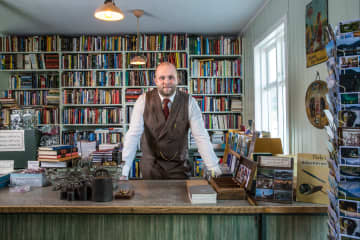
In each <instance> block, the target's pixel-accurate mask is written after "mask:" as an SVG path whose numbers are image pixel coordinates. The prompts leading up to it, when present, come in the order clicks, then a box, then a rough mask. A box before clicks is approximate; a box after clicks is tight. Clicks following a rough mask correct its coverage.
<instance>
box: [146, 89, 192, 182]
mask: <svg viewBox="0 0 360 240" xmlns="http://www.w3.org/2000/svg"><path fill="white" fill-rule="evenodd" d="M188 106H189V95H188V94H186V93H183V92H182V91H179V90H177V91H176V95H175V98H174V102H173V103H172V104H171V109H170V114H169V117H168V119H167V120H165V116H164V113H163V110H162V105H161V99H160V97H159V94H158V91H157V89H154V90H152V91H150V92H147V93H146V105H145V109H144V115H143V116H144V133H143V135H142V138H141V150H142V153H143V156H142V159H141V161H140V169H141V172H142V175H143V178H144V179H149V178H152V179H154V178H155V179H156V178H159V179H169V178H175V179H176V178H187V177H188V176H189V174H190V167H189V162H188V130H189V119H188V116H189V113H188V111H189V107H188Z"/></svg>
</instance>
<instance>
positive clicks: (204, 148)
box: [120, 62, 221, 180]
mask: <svg viewBox="0 0 360 240" xmlns="http://www.w3.org/2000/svg"><path fill="white" fill-rule="evenodd" d="M155 84H156V87H157V88H155V89H154V90H152V91H148V92H146V93H144V94H142V95H141V96H140V97H139V98H138V100H137V101H136V103H135V106H134V109H133V112H132V116H131V121H130V128H129V131H128V132H127V133H126V136H125V141H124V149H123V153H122V156H123V160H124V161H125V166H124V168H123V171H122V177H121V178H120V179H122V180H126V179H127V178H128V175H129V171H130V168H131V165H132V162H133V160H134V158H135V154H136V150H137V143H138V142H139V140H140V137H141V150H142V158H141V161H140V171H141V173H142V176H143V179H186V178H188V177H189V176H191V167H190V165H189V159H188V131H189V128H191V132H192V135H193V136H194V138H195V141H196V145H197V147H198V150H199V153H200V155H201V157H202V159H203V160H204V163H205V165H206V167H207V168H208V169H209V170H211V171H213V173H214V174H215V175H220V174H221V170H220V168H219V165H218V158H217V157H216V154H215V152H214V150H213V147H212V145H211V142H210V138H209V135H208V132H207V131H206V129H205V128H204V122H203V119H202V116H201V111H200V108H199V106H198V104H197V102H196V100H195V99H194V98H192V97H191V96H189V95H188V94H187V93H184V92H182V91H179V90H177V89H176V86H177V85H178V75H177V71H176V67H175V66H174V65H173V64H171V63H169V62H163V63H160V64H159V65H158V66H157V68H156V71H155Z"/></svg>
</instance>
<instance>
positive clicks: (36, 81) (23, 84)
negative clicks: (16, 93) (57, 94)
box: [9, 73, 59, 89]
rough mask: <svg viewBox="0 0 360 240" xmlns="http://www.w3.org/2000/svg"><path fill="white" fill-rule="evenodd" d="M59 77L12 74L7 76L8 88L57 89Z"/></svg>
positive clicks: (52, 75)
mask: <svg viewBox="0 0 360 240" xmlns="http://www.w3.org/2000/svg"><path fill="white" fill-rule="evenodd" d="M58 87H59V76H58V75H54V74H28V73H26V74H14V75H10V76H9V88H11V89H19V88H58Z"/></svg>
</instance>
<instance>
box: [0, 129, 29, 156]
mask: <svg viewBox="0 0 360 240" xmlns="http://www.w3.org/2000/svg"><path fill="white" fill-rule="evenodd" d="M13 151H16V152H24V151H25V139H24V130H0V152H13Z"/></svg>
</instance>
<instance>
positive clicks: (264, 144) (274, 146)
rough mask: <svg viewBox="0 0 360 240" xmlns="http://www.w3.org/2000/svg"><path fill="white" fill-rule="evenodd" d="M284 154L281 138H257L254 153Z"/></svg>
mask: <svg viewBox="0 0 360 240" xmlns="http://www.w3.org/2000/svg"><path fill="white" fill-rule="evenodd" d="M260 152H266V153H272V155H276V154H283V150H282V144H281V138H257V139H256V140H255V147H254V153H260Z"/></svg>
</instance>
